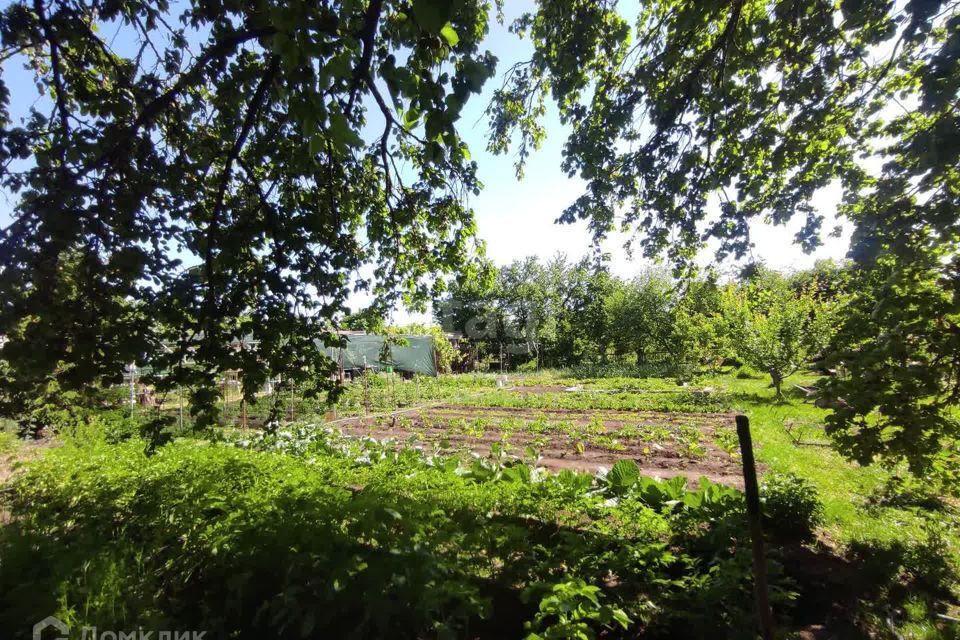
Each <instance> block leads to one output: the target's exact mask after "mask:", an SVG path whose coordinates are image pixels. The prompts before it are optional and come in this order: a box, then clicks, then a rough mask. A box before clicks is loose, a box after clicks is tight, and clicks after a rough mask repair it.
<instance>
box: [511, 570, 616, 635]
mask: <svg viewBox="0 0 960 640" xmlns="http://www.w3.org/2000/svg"><path fill="white" fill-rule="evenodd" d="M541 594H542V595H541ZM538 595H539V596H540V603H539V605H538V607H537V614H536V616H535V617H534V619H533V620H532V621H530V622H528V623H527V624H526V625H525V627H526V629H527V631H529V634H528V635H527V636H526V637H527V640H593V639H594V638H596V633H595V631H594V627H595V626H597V625H599V626H600V627H613V626H619V627H620V628H622V629H624V630H626V629H627V628H629V626H630V618H629V617H628V616H627V614H626V613H624V611H623V609H620V608H619V607H614V606H611V605H609V604H605V603H603V602H602V600H601V598H602V594H601V592H600V588H599V587H595V586H593V585H590V584H587V583H586V582H584V581H583V580H581V579H576V580H568V581H566V582H561V583H557V584H544V583H535V584H532V585H530V586H529V587H527V590H526V591H525V592H524V599H525V600H530V599H532V598H534V597H536V596H538Z"/></svg>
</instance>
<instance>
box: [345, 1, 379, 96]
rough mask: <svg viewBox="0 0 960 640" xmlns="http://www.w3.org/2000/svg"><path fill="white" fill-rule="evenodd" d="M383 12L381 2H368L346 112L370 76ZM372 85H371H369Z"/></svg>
mask: <svg viewBox="0 0 960 640" xmlns="http://www.w3.org/2000/svg"><path fill="white" fill-rule="evenodd" d="M382 11H383V0H370V4H369V5H368V6H367V12H366V14H365V15H364V18H363V29H361V30H360V34H359V36H360V42H361V43H362V44H363V52H362V53H361V54H360V63H359V64H358V65H357V67H356V69H354V70H353V83H352V84H351V86H350V99H349V100H348V102H347V112H348V113H349V112H350V111H352V110H353V105H354V103H355V102H356V98H357V90H358V89H360V85H361V84H362V83H363V81H364V80H365V79H366V78H367V77H368V76H369V75H370V63H371V62H372V60H373V45H374V40H375V39H376V36H377V25H378V24H379V22H380V13H381V12H382ZM370 84H372V83H370Z"/></svg>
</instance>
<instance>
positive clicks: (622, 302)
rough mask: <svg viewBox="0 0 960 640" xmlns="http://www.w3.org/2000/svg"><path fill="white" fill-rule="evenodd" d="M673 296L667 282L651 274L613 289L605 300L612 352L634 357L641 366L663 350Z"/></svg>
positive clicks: (656, 273)
mask: <svg viewBox="0 0 960 640" xmlns="http://www.w3.org/2000/svg"><path fill="white" fill-rule="evenodd" d="M674 293H675V292H674V286H673V283H672V282H671V281H670V279H669V278H668V277H667V276H666V275H665V274H663V273H660V272H657V271H653V270H649V271H647V272H646V273H644V274H642V275H640V276H638V277H637V278H634V279H633V280H630V281H628V282H624V283H621V284H620V286H618V287H616V288H615V289H614V291H613V294H612V295H611V296H610V298H608V300H607V313H608V323H609V327H610V334H611V342H612V344H613V349H614V352H615V353H617V354H618V355H623V354H626V353H633V354H636V358H637V364H638V365H642V364H646V363H647V360H648V358H649V357H650V356H651V355H652V354H653V353H655V352H657V351H664V350H666V342H667V340H668V337H669V335H670V333H671V332H672V329H673V319H672V317H671V313H672V307H673V305H674V303H675V299H674V298H675V296H674Z"/></svg>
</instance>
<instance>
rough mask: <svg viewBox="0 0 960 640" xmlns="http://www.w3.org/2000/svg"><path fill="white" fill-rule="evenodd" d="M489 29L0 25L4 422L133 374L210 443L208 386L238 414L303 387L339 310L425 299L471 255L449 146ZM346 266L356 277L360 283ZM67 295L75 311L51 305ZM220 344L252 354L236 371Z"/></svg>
mask: <svg viewBox="0 0 960 640" xmlns="http://www.w3.org/2000/svg"><path fill="white" fill-rule="evenodd" d="M489 10H490V7H489V5H488V4H487V3H485V2H481V1H479V0H466V1H463V2H457V3H433V2H427V1H423V0H413V2H412V3H411V2H395V1H392V0H371V1H370V2H362V3H360V2H324V3H319V4H318V3H313V2H303V1H296V0H295V1H293V2H277V1H271V0H268V1H267V2H259V3H244V2H241V3H228V4H221V3H211V2H208V1H207V0H190V1H188V2H186V3H175V4H170V3H167V2H160V1H159V0H131V1H129V2H122V3H75V2H67V1H63V0H47V1H44V0H38V1H36V2H24V1H17V2H13V3H12V4H10V5H8V6H7V7H6V9H5V10H4V11H3V13H2V16H0V37H2V55H3V58H4V70H5V74H4V77H2V78H0V165H2V166H3V167H4V170H3V174H2V184H3V186H4V187H5V188H6V189H7V190H8V191H9V192H12V193H13V194H15V197H16V198H17V204H16V208H15V211H14V219H13V222H12V223H11V224H10V225H9V226H8V227H6V228H5V229H3V230H2V235H0V300H2V301H3V302H2V306H0V334H3V335H5V336H6V338H7V339H8V340H9V342H8V343H7V344H6V346H5V347H4V349H3V358H4V360H6V362H7V365H8V368H9V371H10V374H11V375H10V376H4V377H3V378H2V380H0V384H2V385H3V387H2V390H0V392H2V395H3V406H2V407H0V408H2V410H3V412H4V413H5V414H7V415H15V414H16V413H17V412H18V411H19V410H21V409H22V408H23V407H24V406H25V403H26V402H27V400H28V398H29V397H30V396H31V395H35V394H37V393H41V392H42V389H44V388H47V387H48V386H49V385H51V384H53V385H56V386H63V387H69V388H86V387H91V386H96V385H98V384H105V383H111V382H116V381H117V380H119V376H120V375H121V374H122V371H123V367H124V366H125V365H126V364H127V363H130V362H137V363H138V364H148V365H151V366H152V367H153V368H154V369H155V370H157V371H162V372H164V373H165V374H167V375H165V376H164V377H159V378H157V379H155V380H154V382H155V383H156V384H157V385H158V386H159V387H161V388H165V387H171V386H176V385H184V386H187V387H190V388H191V389H193V397H192V404H191V410H192V411H194V412H195V413H196V414H197V415H198V423H199V424H209V423H210V422H211V421H212V420H213V419H214V417H215V413H216V404H217V403H216V395H217V391H216V389H217V386H216V379H217V377H218V375H220V374H221V372H222V371H224V370H229V369H240V370H241V371H242V384H243V390H244V393H245V396H246V397H247V399H248V400H251V401H253V400H254V399H255V396H254V393H255V391H256V390H257V389H258V388H259V387H260V386H261V384H262V382H263V381H264V380H265V379H266V377H267V376H269V375H273V374H275V373H278V372H282V373H283V375H284V376H285V377H286V378H288V379H293V380H297V379H306V378H313V379H320V380H323V379H324V378H325V375H326V374H327V373H329V372H330V370H331V366H332V363H330V362H329V361H328V360H327V359H325V358H324V356H323V352H322V341H323V340H334V339H335V336H334V334H333V333H332V329H333V319H334V318H336V317H338V315H339V314H342V312H343V311H344V301H345V299H346V297H347V295H348V294H349V292H350V291H351V289H360V290H367V291H369V292H370V293H371V294H372V296H373V302H372V306H373V307H375V308H376V309H377V310H378V315H380V316H382V315H383V313H382V311H383V310H385V309H386V308H388V307H389V306H391V305H393V304H394V303H395V302H396V301H397V300H398V299H399V298H400V297H401V296H404V297H405V299H406V300H407V301H408V302H410V303H412V304H422V302H423V301H424V300H426V299H427V298H428V297H429V296H431V295H436V294H438V293H439V291H440V287H441V286H442V280H439V279H437V278H436V276H437V275H438V274H442V273H444V272H449V271H454V270H458V269H461V268H465V266H466V262H467V260H468V259H469V256H470V255H471V249H470V247H471V242H472V241H471V238H472V236H473V233H474V220H473V215H472V212H471V211H470V210H469V209H468V208H467V207H466V206H465V205H464V196H465V195H467V194H470V193H475V192H477V191H478V189H479V186H480V185H479V183H478V182H477V179H476V175H475V164H474V163H473V162H472V161H471V160H470V156H469V152H468V150H467V148H466V146H465V145H464V143H463V142H462V140H461V139H460V136H459V135H458V132H457V129H456V123H457V119H458V118H459V116H460V112H461V110H462V108H463V106H464V104H465V103H466V101H467V99H468V98H469V97H470V95H471V94H473V93H476V92H478V91H479V90H480V88H481V87H482V85H483V83H484V81H485V80H486V79H487V78H488V77H489V76H490V75H491V74H492V73H493V70H494V66H495V58H494V57H493V56H492V55H491V54H490V53H489V52H487V53H481V52H480V51H479V49H478V43H479V42H480V40H481V39H482V38H483V36H484V34H485V33H486V29H487V21H488V11H489ZM108 24H109V25H110V27H109V29H103V28H102V27H103V26H104V25H108ZM115 43H120V44H117V45H116V47H117V48H114V45H115ZM124 43H126V44H124ZM18 63H23V64H25V65H26V66H27V67H28V68H29V69H30V70H32V71H33V72H34V74H35V77H36V88H37V94H36V96H34V97H35V98H36V100H35V101H34V104H35V108H33V109H30V111H29V113H17V112H16V110H15V105H16V104H20V103H21V102H22V101H23V100H26V104H29V103H30V99H29V98H27V96H26V95H25V93H26V92H27V91H28V90H29V89H30V86H29V85H26V86H25V85H24V84H22V83H21V84H18V85H17V86H16V88H15V91H16V93H17V99H18V100H17V102H16V103H15V102H13V101H12V97H11V91H10V90H11V87H10V86H9V79H8V77H7V75H6V69H8V68H9V66H10V65H13V64H18ZM21 116H24V121H23V122H22V124H20V118H21ZM399 167H402V168H403V170H402V171H401V170H400V169H399ZM68 263H69V268H68ZM364 265H372V266H373V269H372V270H369V271H372V274H373V275H372V276H361V275H356V274H359V273H361V272H360V268H361V267H362V266H364ZM194 266H195V267H196V269H187V268H185V267H194ZM74 267H75V268H74ZM364 273H366V272H364ZM68 274H69V275H68ZM67 278H69V279H71V280H70V281H71V282H72V280H73V279H76V280H77V281H78V282H79V283H80V284H79V286H82V290H83V294H84V295H83V296H82V297H81V298H77V297H69V298H64V297H61V296H59V295H58V294H57V292H58V291H61V290H63V288H64V287H65V286H72V285H70V284H68V283H67V282H66V280H65V279H67ZM238 337H250V338H252V339H253V340H252V341H251V343H250V344H251V346H250V348H245V349H242V350H235V349H232V348H231V347H230V346H229V345H230V343H231V342H232V341H233V340H234V339H235V338H238ZM11 380H16V384H11V382H10V381H11Z"/></svg>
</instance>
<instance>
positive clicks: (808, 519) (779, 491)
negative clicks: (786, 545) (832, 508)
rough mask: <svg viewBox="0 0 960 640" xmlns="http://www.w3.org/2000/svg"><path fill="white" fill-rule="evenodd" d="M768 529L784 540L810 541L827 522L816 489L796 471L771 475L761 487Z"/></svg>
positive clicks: (762, 504)
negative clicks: (794, 472)
mask: <svg viewBox="0 0 960 640" xmlns="http://www.w3.org/2000/svg"><path fill="white" fill-rule="evenodd" d="M760 507H761V510H762V511H763V520H764V528H765V529H766V531H767V532H768V533H770V534H771V535H773V536H774V537H778V538H781V539H784V540H808V539H810V538H811V537H812V536H813V532H814V529H816V528H817V527H818V526H819V525H820V524H822V522H823V504H822V503H821V502H820V496H819V494H818V493H817V490H816V488H815V487H814V486H813V485H812V484H810V483H809V482H807V481H806V480H804V479H803V478H800V477H797V476H796V475H794V474H792V473H787V474H774V475H770V476H767V477H766V478H764V480H763V484H762V485H761V486H760Z"/></svg>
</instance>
